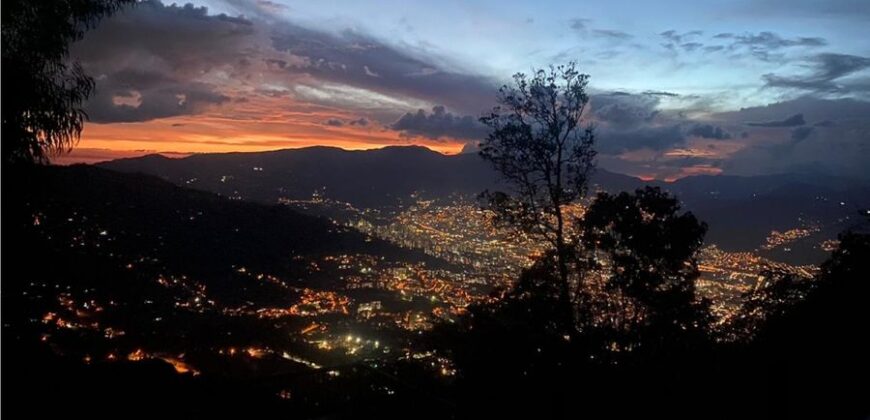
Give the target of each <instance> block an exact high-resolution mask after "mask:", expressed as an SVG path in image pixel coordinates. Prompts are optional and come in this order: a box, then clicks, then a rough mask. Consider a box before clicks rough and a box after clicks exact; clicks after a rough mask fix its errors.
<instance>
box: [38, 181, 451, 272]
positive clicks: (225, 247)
mask: <svg viewBox="0 0 870 420" xmlns="http://www.w3.org/2000/svg"><path fill="white" fill-rule="evenodd" d="M31 178H32V179H30V182H33V183H35V185H39V186H40V188H33V189H29V190H27V191H25V192H24V193H23V194H24V197H23V198H22V201H23V202H24V203H26V206H27V207H28V210H27V212H28V214H30V215H31V217H32V218H33V223H34V224H35V225H38V229H39V230H40V231H44V232H45V233H46V234H47V235H50V236H51V237H53V238H55V241H61V243H62V242H63V241H70V242H71V243H73V244H74V245H76V246H77V247H87V248H93V249H92V251H93V253H98V254H102V253H111V254H112V257H113V258H115V259H121V260H123V261H124V264H126V263H127V262H132V263H133V264H134V265H135V264H136V261H138V260H143V261H148V262H149V264H152V265H153V264H157V266H159V267H165V269H167V270H171V271H175V272H184V273H187V274H189V275H192V274H193V275H200V276H203V277H206V278H213V277H216V276H217V277H220V276H223V275H225V274H226V273H227V272H228V271H233V270H234V269H236V268H240V267H247V268H249V269H257V270H260V271H262V272H270V273H276V274H281V275H285V276H288V277H292V276H295V275H297V274H298V271H300V270H303V271H304V269H305V267H299V266H297V265H304V264H302V263H300V264H296V263H294V257H299V258H303V259H307V258H312V257H315V258H316V257H319V256H322V255H338V254H354V253H360V254H370V255H375V256H380V257H383V258H386V259H387V260H391V261H426V262H429V263H433V264H437V263H440V262H441V261H440V260H436V259H434V258H431V257H428V256H426V255H423V254H422V253H420V252H417V251H413V250H408V249H402V248H399V247H397V246H394V245H392V244H390V243H388V242H385V241H381V240H375V239H372V238H368V237H366V236H365V235H363V234H361V233H359V232H357V231H355V230H353V229H349V228H346V227H342V226H337V225H335V224H334V223H332V222H330V221H328V220H326V219H324V218H319V217H314V216H310V215H305V214H301V213H298V212H296V211H293V210H292V209H290V208H287V207H286V206H280V205H275V204H273V205H264V204H262V203H257V202H248V201H237V200H230V199H228V198H227V197H220V196H218V195H215V194H213V193H210V192H205V191H197V190H193V189H189V188H181V187H179V186H177V185H174V184H172V183H169V182H167V181H164V180H161V179H158V178H156V177H153V176H149V175H142V174H130V173H120V172H116V171H111V170H106V169H103V168H97V167H93V166H86V165H73V166H69V167H47V168H41V169H40V170H38V171H34V173H33V174H31ZM34 228H37V226H34Z"/></svg>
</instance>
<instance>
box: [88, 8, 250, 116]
mask: <svg viewBox="0 0 870 420" xmlns="http://www.w3.org/2000/svg"><path fill="white" fill-rule="evenodd" d="M253 35H254V28H253V24H252V22H251V21H249V20H247V19H244V18H239V17H230V16H227V15H223V14H221V15H209V14H208V10H207V9H206V8H204V7H194V6H193V5H190V4H187V5H184V6H177V5H171V6H164V5H163V4H161V3H160V2H158V1H155V0H152V1H144V2H141V3H138V4H136V5H135V6H134V7H131V8H128V9H126V10H123V11H121V12H119V13H118V14H116V15H115V16H113V17H112V18H110V19H107V20H106V21H105V22H102V23H101V24H100V25H99V26H97V28H96V29H94V30H93V31H90V32H88V33H87V35H86V37H85V39H84V40H83V41H81V42H79V43H77V44H75V45H73V47H72V52H71V55H72V56H73V57H75V58H77V59H79V60H80V61H81V62H82V65H83V67H84V68H85V69H86V71H88V73H90V74H92V75H93V76H94V77H95V79H96V82H97V86H96V92H95V94H94V96H93V97H91V98H90V99H89V100H88V101H87V103H86V104H85V111H86V112H87V113H88V115H89V117H90V120H91V121H94V122H99V123H110V122H133V121H147V120H151V119H155V118H165V117H172V116H177V115H187V114H194V113H198V112H201V111H202V110H203V109H205V108H207V107H210V106H214V105H220V104H223V103H225V102H227V101H229V100H230V99H231V98H229V97H228V96H227V95H225V94H223V93H221V92H220V91H219V90H218V87H217V86H215V85H214V84H212V83H206V82H201V81H196V80H195V79H196V76H198V75H201V74H203V73H206V72H208V71H210V70H212V69H213V68H216V67H218V66H223V65H228V64H232V65H235V66H244V59H245V56H244V54H241V53H240V52H239V51H240V50H242V49H243V46H244V45H247V44H248V42H249V41H250V40H251V38H252V37H253Z"/></svg>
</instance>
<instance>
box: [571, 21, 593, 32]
mask: <svg viewBox="0 0 870 420" xmlns="http://www.w3.org/2000/svg"><path fill="white" fill-rule="evenodd" d="M591 21H592V20H590V19H579V18H578V19H571V20H570V21H569V22H568V26H569V27H570V28H571V29H573V30H575V31H585V30H586V28H587V26H588V25H589V22H591Z"/></svg>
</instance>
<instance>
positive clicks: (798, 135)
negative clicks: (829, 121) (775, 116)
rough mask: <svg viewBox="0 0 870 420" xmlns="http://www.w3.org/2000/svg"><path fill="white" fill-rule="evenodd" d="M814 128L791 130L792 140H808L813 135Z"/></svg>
mask: <svg viewBox="0 0 870 420" xmlns="http://www.w3.org/2000/svg"><path fill="white" fill-rule="evenodd" d="M813 130H815V128H813V127H798V128H795V129H793V130H791V139H792V140H793V141H795V142H799V141H803V140H806V138H807V137H809V136H810V134H812V133H813Z"/></svg>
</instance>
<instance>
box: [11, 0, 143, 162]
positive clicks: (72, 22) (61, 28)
mask: <svg viewBox="0 0 870 420" xmlns="http://www.w3.org/2000/svg"><path fill="white" fill-rule="evenodd" d="M130 3H133V0H40V1H32V0H9V1H4V2H3V24H2V39H3V41H2V43H3V53H2V55H3V58H2V60H3V61H2V63H3V65H2V67H3V89H4V92H3V98H4V100H3V117H2V119H3V122H2V130H3V145H2V146H3V162H4V163H34V162H36V163H45V162H47V161H48V158H49V156H51V155H54V154H58V153H61V152H63V151H67V150H69V149H70V148H71V147H72V146H73V145H75V143H76V142H77V141H78V139H79V136H80V135H81V131H82V126H83V123H84V121H85V120H86V118H87V115H86V114H85V113H84V111H83V110H82V109H81V103H82V101H84V100H85V99H87V98H88V96H90V94H91V93H92V92H93V90H94V80H93V79H92V78H91V77H90V76H88V75H87V74H85V72H84V70H83V69H82V67H81V65H80V64H79V63H71V62H70V60H69V45H70V43H72V42H74V41H77V40H79V39H81V38H82V36H83V35H84V32H85V31H86V30H87V29H89V28H91V27H93V26H94V25H95V24H96V23H97V21H98V20H99V19H101V18H103V17H104V16H107V15H109V14H111V13H113V12H114V11H116V10H118V9H119V8H120V7H121V6H123V5H126V4H130Z"/></svg>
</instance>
